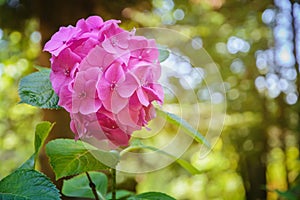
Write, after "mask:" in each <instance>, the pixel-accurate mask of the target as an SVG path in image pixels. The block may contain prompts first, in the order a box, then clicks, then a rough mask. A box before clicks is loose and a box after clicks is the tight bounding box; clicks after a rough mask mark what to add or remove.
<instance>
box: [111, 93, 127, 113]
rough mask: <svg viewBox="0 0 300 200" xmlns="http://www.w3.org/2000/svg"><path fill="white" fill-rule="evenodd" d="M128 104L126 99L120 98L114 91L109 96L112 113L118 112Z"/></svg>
mask: <svg viewBox="0 0 300 200" xmlns="http://www.w3.org/2000/svg"><path fill="white" fill-rule="evenodd" d="M127 104H128V99H127V98H123V97H121V96H120V95H119V94H118V93H117V92H116V91H113V92H112V96H111V111H112V113H115V114H116V113H118V112H120V111H121V110H122V109H123V108H124V107H125V106H126V105H127Z"/></svg>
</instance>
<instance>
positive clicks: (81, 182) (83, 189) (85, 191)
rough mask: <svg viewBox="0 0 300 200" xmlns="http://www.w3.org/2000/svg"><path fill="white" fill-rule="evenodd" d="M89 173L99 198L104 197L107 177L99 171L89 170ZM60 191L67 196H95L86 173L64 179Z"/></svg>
mask: <svg viewBox="0 0 300 200" xmlns="http://www.w3.org/2000/svg"><path fill="white" fill-rule="evenodd" d="M89 175H90V177H91V179H92V181H93V183H94V184H95V185H96V190H97V193H98V196H99V197H100V199H104V196H105V194H106V190H107V182H108V181H107V177H106V175H105V174H103V173H101V172H89ZM62 193H63V194H64V195H66V196H69V197H82V198H95V196H94V194H93V192H92V189H91V187H90V186H89V180H88V178H87V175H86V174H80V175H78V176H75V177H74V178H71V179H69V180H64V184H63V187H62Z"/></svg>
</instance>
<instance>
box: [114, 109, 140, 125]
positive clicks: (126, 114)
mask: <svg viewBox="0 0 300 200" xmlns="http://www.w3.org/2000/svg"><path fill="white" fill-rule="evenodd" d="M117 117H118V122H119V123H120V124H121V126H131V127H136V126H137V124H136V123H135V122H134V121H133V120H132V118H131V115H130V110H129V108H128V106H126V107H125V108H124V109H122V110H121V111H120V112H119V113H118V114H117Z"/></svg>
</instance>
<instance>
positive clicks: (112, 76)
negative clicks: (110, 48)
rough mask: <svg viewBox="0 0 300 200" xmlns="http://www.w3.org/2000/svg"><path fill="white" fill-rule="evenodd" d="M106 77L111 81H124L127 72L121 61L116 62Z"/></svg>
mask: <svg viewBox="0 0 300 200" xmlns="http://www.w3.org/2000/svg"><path fill="white" fill-rule="evenodd" d="M105 79H106V80H108V81H109V82H110V83H117V82H121V81H122V82H123V81H124V79H125V73H124V70H123V68H122V66H121V64H120V63H118V62H115V63H113V64H112V65H111V66H109V68H108V69H107V70H106V72H105Z"/></svg>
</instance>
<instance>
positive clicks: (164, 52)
mask: <svg viewBox="0 0 300 200" xmlns="http://www.w3.org/2000/svg"><path fill="white" fill-rule="evenodd" d="M158 51H159V57H158V60H159V62H163V61H165V60H166V59H167V58H168V57H169V56H170V50H168V49H167V48H166V47H164V46H161V45H159V46H158Z"/></svg>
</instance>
